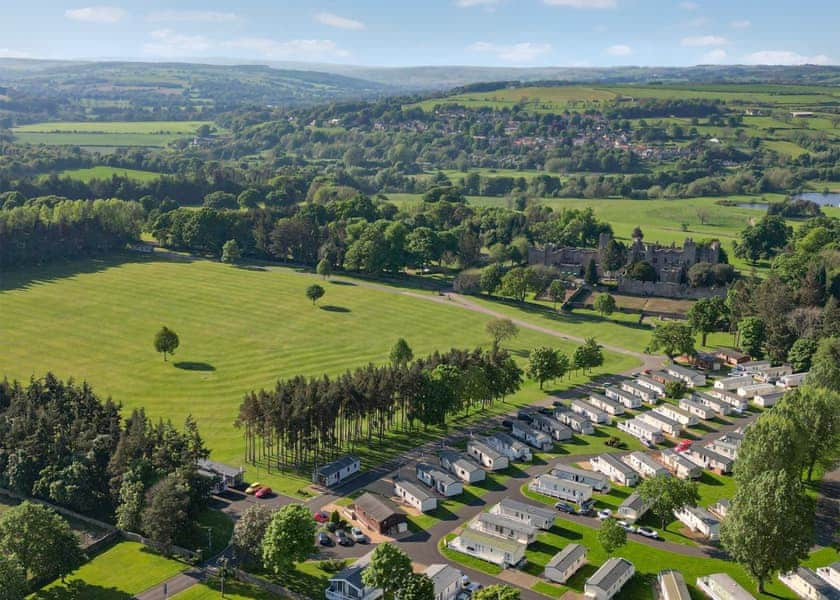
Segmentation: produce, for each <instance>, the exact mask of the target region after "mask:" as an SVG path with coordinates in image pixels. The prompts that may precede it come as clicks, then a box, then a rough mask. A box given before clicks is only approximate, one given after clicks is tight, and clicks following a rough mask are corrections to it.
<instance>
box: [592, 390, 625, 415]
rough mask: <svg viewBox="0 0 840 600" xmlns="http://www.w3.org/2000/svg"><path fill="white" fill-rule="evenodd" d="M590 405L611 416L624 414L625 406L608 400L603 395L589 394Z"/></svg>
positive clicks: (616, 401)
mask: <svg viewBox="0 0 840 600" xmlns="http://www.w3.org/2000/svg"><path fill="white" fill-rule="evenodd" d="M589 404H591V405H592V406H594V407H595V408H600V409H601V410H603V411H604V412H605V413H607V414H610V415H612V416H616V415H623V414H624V405H623V404H621V403H620V402H619V401H618V400H613V399H612V398H607V397H606V396H604V395H603V394H596V393H594V392H593V393H592V394H589Z"/></svg>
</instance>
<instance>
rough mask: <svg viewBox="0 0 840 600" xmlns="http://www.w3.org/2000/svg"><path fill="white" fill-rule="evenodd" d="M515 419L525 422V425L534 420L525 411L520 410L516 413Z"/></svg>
mask: <svg viewBox="0 0 840 600" xmlns="http://www.w3.org/2000/svg"><path fill="white" fill-rule="evenodd" d="M516 418H517V420H519V421H525V422H527V423H530V422H531V421H533V420H534V418H533V417H532V416H531V415H530V413H529V412H528V411H527V410H520V411H519V412H518V413H516Z"/></svg>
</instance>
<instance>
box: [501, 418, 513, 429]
mask: <svg viewBox="0 0 840 600" xmlns="http://www.w3.org/2000/svg"><path fill="white" fill-rule="evenodd" d="M502 427H507V428H508V429H510V428H511V427H513V421H511V420H509V419H505V420H504V421H502Z"/></svg>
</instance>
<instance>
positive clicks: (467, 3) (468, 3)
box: [455, 0, 502, 9]
mask: <svg viewBox="0 0 840 600" xmlns="http://www.w3.org/2000/svg"><path fill="white" fill-rule="evenodd" d="M501 2H502V0H455V6H457V7H458V8H473V7H475V6H483V7H485V8H489V9H492V8H493V7H495V6H496V5H498V4H501Z"/></svg>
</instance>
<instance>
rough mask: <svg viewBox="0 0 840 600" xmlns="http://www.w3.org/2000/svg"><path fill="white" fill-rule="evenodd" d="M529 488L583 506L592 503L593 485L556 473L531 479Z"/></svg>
mask: <svg viewBox="0 0 840 600" xmlns="http://www.w3.org/2000/svg"><path fill="white" fill-rule="evenodd" d="M528 489H529V490H531V491H532V492H537V493H540V494H543V495H545V496H551V497H552V498H557V499H558V500H565V501H566V502H572V503H574V504H577V505H579V506H581V507H584V506H588V505H591V504H592V486H589V485H586V484H583V483H575V482H574V481H569V480H568V479H560V478H559V477H555V476H554V475H550V474H548V473H543V474H542V475H539V476H537V477H535V478H534V479H532V480H531V482H530V483H529V484H528Z"/></svg>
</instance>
